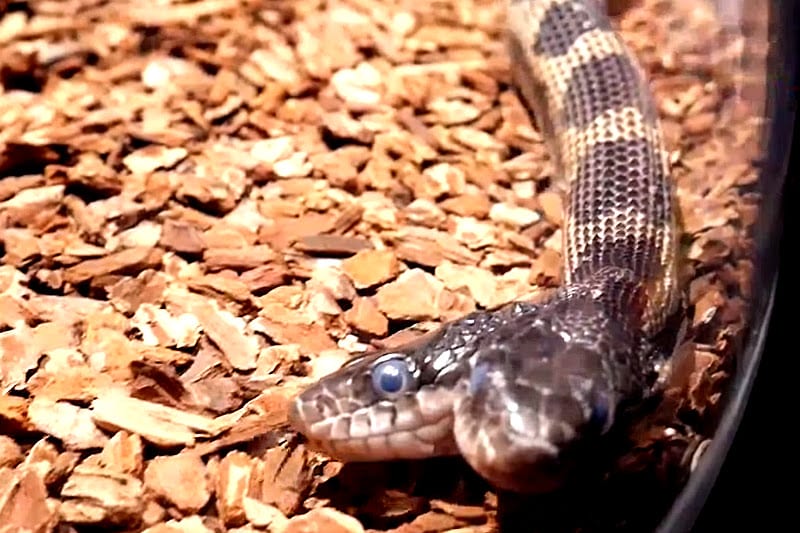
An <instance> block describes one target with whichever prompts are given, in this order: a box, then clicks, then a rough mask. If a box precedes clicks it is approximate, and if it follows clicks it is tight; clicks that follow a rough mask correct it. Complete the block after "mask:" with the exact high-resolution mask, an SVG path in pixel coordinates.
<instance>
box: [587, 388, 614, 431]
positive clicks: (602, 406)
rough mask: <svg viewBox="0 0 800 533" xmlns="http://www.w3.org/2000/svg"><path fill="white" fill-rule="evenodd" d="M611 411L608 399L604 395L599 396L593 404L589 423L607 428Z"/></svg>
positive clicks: (603, 428)
mask: <svg viewBox="0 0 800 533" xmlns="http://www.w3.org/2000/svg"><path fill="white" fill-rule="evenodd" d="M609 411H610V409H609V405H608V399H607V398H605V397H604V396H603V397H600V398H597V399H596V400H595V401H594V403H593V404H592V416H591V418H589V424H590V425H592V426H593V427H596V428H601V429H602V430H605V429H607V428H606V426H607V424H608V415H609Z"/></svg>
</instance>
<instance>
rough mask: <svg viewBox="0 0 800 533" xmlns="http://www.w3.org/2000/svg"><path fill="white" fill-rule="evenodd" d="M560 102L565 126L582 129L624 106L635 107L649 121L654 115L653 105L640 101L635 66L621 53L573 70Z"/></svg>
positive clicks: (640, 91)
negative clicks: (562, 106) (604, 114)
mask: <svg viewBox="0 0 800 533" xmlns="http://www.w3.org/2000/svg"><path fill="white" fill-rule="evenodd" d="M563 100H564V120H566V124H565V126H566V127H575V128H585V127H586V126H588V125H589V124H591V123H592V121H593V120H595V119H596V118H597V117H599V116H600V115H602V114H603V113H604V112H606V111H612V110H619V109H622V108H625V107H636V108H637V109H639V110H640V111H641V112H642V114H643V115H644V117H645V120H647V121H648V122H653V121H654V120H655V116H656V115H655V112H654V108H653V106H652V104H651V103H650V102H647V101H644V100H643V98H642V90H641V87H640V81H639V77H638V73H637V71H636V67H635V66H634V65H633V64H632V63H631V59H630V57H628V56H626V55H623V54H614V55H610V56H606V57H603V58H601V59H595V60H593V61H590V62H588V63H584V64H582V65H580V66H578V67H576V68H575V69H573V71H572V75H571V77H570V79H569V81H568V82H567V90H566V91H565V93H564V97H563Z"/></svg>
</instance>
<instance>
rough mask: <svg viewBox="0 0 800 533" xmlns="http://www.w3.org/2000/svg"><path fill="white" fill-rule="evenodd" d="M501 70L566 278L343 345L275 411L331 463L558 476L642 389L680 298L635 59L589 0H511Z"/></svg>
mask: <svg viewBox="0 0 800 533" xmlns="http://www.w3.org/2000/svg"><path fill="white" fill-rule="evenodd" d="M506 8H507V13H506V15H507V25H508V32H507V33H508V50H509V54H510V59H511V66H512V74H513V80H514V83H515V85H516V86H517V89H518V91H519V93H520V94H521V97H522V99H523V101H524V102H525V103H526V104H527V106H528V108H529V109H530V110H531V113H532V115H533V118H534V120H535V121H536V122H537V124H539V126H540V128H541V129H542V131H543V132H544V134H545V135H546V137H547V138H548V139H549V146H550V147H551V148H552V151H553V154H552V156H553V158H554V161H555V162H556V163H557V167H558V169H559V172H560V174H561V175H562V176H563V177H564V179H565V180H566V182H567V183H568V185H569V186H568V189H569V191H568V198H567V201H566V202H565V217H564V220H565V222H564V224H565V227H564V231H563V234H564V243H563V250H564V258H565V266H564V284H563V285H562V287H561V288H559V289H558V290H557V291H555V292H554V295H552V296H551V297H549V298H548V299H546V300H545V301H544V302H541V303H531V302H514V303H512V304H507V305H505V306H503V307H500V308H498V309H493V310H487V311H478V312H474V313H472V314H469V315H467V316H465V317H463V318H461V319H459V320H455V321H452V322H450V323H447V324H445V325H443V326H442V327H441V328H439V329H438V330H436V331H435V332H433V333H431V334H429V335H427V336H424V337H422V338H420V339H417V340H415V341H414V342H412V343H410V344H407V345H404V346H401V347H399V348H393V349H391V350H385V351H380V352H374V353H368V354H366V355H362V356H358V357H356V358H354V359H352V360H350V361H348V362H347V363H345V365H343V366H342V368H341V369H339V370H338V371H336V372H333V373H332V374H330V375H328V376H326V377H324V378H322V379H321V380H319V381H318V382H317V383H315V384H313V385H312V386H310V387H309V388H307V389H306V390H305V391H303V392H302V393H301V394H300V395H299V396H298V397H297V398H296V399H295V400H294V401H293V403H292V404H291V407H290V414H289V419H290V422H291V423H292V425H293V426H294V427H295V428H296V429H297V430H298V431H299V432H300V433H302V434H303V435H305V436H306V437H307V439H308V441H309V443H310V444H311V446H312V447H315V448H317V449H319V450H321V451H324V452H326V453H328V454H329V455H331V456H333V457H335V458H338V459H340V460H343V461H378V460H390V459H415V458H425V457H431V456H437V455H454V454H460V455H462V456H463V457H464V459H465V460H466V461H467V462H468V463H469V464H470V465H471V466H472V468H473V469H474V470H475V471H477V472H478V473H479V474H480V475H481V476H483V477H484V478H485V479H486V480H487V481H489V482H490V483H491V484H493V485H494V486H495V487H497V488H499V489H503V490H509V491H515V492H527V493H535V492H543V491H549V490H552V489H555V488H557V487H559V486H560V485H562V484H563V482H564V480H565V479H566V478H567V477H568V474H569V473H570V472H571V471H572V470H574V468H575V466H576V465H577V464H579V458H580V457H581V455H580V452H579V451H580V450H585V449H586V446H584V444H585V443H587V442H594V440H593V439H596V438H599V437H602V436H603V435H604V434H605V433H606V432H607V431H608V430H609V429H610V428H611V427H613V426H614V423H615V421H616V420H617V419H618V418H619V416H618V415H619V412H620V410H621V408H622V407H624V406H625V405H627V404H629V403H631V402H633V403H635V402H636V401H637V400H639V399H642V398H644V397H647V396H648V395H650V394H651V393H652V392H653V390H654V389H655V385H654V384H653V383H654V380H653V375H654V374H655V373H656V370H657V366H658V364H659V362H660V361H662V359H660V358H659V356H656V355H655V352H654V350H653V349H652V343H651V339H652V338H653V336H654V335H656V334H657V333H659V332H660V331H661V330H662V329H663V328H664V326H665V324H666V320H667V318H668V317H669V316H670V315H671V314H672V313H673V312H674V311H675V310H676V309H678V304H679V301H680V296H679V295H680V288H679V283H678V277H677V263H678V254H677V246H678V244H677V240H678V239H677V233H678V232H677V222H676V215H675V206H674V194H673V185H672V183H671V178H670V174H669V162H668V152H667V150H666V148H665V146H664V144H663V140H662V133H661V130H660V123H659V119H658V117H657V112H656V107H655V104H654V101H653V97H652V95H651V93H650V92H649V88H648V85H647V82H646V80H645V77H644V74H643V71H642V69H641V67H640V66H639V64H638V63H637V60H636V58H635V56H634V55H633V54H632V52H631V51H630V50H629V49H628V48H627V47H626V45H625V44H624V42H623V40H622V39H621V38H620V36H619V35H618V34H617V33H616V32H615V31H614V30H613V28H612V25H611V22H610V20H609V19H608V17H607V15H606V13H605V11H604V9H603V7H602V6H601V5H600V4H599V2H598V0H509V1H508V3H507V6H506Z"/></svg>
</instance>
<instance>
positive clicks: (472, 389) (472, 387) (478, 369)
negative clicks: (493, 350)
mask: <svg viewBox="0 0 800 533" xmlns="http://www.w3.org/2000/svg"><path fill="white" fill-rule="evenodd" d="M488 376H489V366H488V365H487V364H486V363H478V364H477V365H475V369H474V370H473V371H472V375H470V377H469V393H470V394H475V393H476V392H478V390H479V389H480V388H481V387H482V386H483V384H484V383H485V382H486V378H487V377H488Z"/></svg>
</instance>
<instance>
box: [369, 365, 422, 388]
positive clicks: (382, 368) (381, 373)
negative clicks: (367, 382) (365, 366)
mask: <svg viewBox="0 0 800 533" xmlns="http://www.w3.org/2000/svg"><path fill="white" fill-rule="evenodd" d="M412 381H413V379H412V376H411V372H410V371H409V370H408V365H407V364H406V363H405V361H402V360H400V359H389V360H388V361H383V362H381V363H378V364H377V365H375V368H373V369H372V386H373V388H374V389H375V392H377V393H378V394H380V395H382V396H390V397H391V396H396V395H398V394H400V393H403V392H406V391H407V390H408V388H409V387H410V386H411V384H412Z"/></svg>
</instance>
